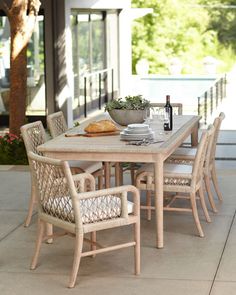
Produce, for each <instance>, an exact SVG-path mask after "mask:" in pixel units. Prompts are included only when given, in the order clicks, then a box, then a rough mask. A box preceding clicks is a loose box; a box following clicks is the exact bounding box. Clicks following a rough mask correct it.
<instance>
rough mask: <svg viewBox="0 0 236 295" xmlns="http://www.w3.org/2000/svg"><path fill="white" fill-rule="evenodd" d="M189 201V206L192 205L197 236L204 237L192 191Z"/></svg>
mask: <svg viewBox="0 0 236 295" xmlns="http://www.w3.org/2000/svg"><path fill="white" fill-rule="evenodd" d="M190 202H191V206H192V212H193V218H194V221H195V224H196V227H197V229H198V232H199V236H200V237H201V238H203V237H204V233H203V230H202V226H201V223H200V220H199V216H198V211H197V204H196V198H195V194H193V193H191V194H190Z"/></svg>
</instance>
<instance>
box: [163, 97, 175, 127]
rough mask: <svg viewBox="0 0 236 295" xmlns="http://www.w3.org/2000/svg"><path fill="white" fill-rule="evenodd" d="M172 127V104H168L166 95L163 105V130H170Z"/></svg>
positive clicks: (168, 99) (168, 100) (168, 98)
mask: <svg viewBox="0 0 236 295" xmlns="http://www.w3.org/2000/svg"><path fill="white" fill-rule="evenodd" d="M172 127H173V114H172V106H171V104H170V96H169V95H166V104H165V106H164V130H165V131H170V130H172Z"/></svg>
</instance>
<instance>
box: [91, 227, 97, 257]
mask: <svg viewBox="0 0 236 295" xmlns="http://www.w3.org/2000/svg"><path fill="white" fill-rule="evenodd" d="M90 239H91V242H92V244H91V251H93V250H96V249H97V247H96V244H94V243H96V240H97V234H96V232H95V231H93V232H91V234H90ZM95 256H96V254H93V255H92V257H95Z"/></svg>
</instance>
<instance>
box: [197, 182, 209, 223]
mask: <svg viewBox="0 0 236 295" xmlns="http://www.w3.org/2000/svg"><path fill="white" fill-rule="evenodd" d="M198 193H199V197H200V202H201V206H202V210H203V212H204V215H205V217H206V221H207V222H211V217H210V215H209V213H208V210H207V206H206V202H205V196H204V192H203V189H202V187H200V188H199V191H198Z"/></svg>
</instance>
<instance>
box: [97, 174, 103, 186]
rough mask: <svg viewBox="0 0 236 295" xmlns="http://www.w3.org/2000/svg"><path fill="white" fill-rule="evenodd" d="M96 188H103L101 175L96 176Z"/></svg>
mask: <svg viewBox="0 0 236 295" xmlns="http://www.w3.org/2000/svg"><path fill="white" fill-rule="evenodd" d="M98 189H103V175H99V176H98Z"/></svg>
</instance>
